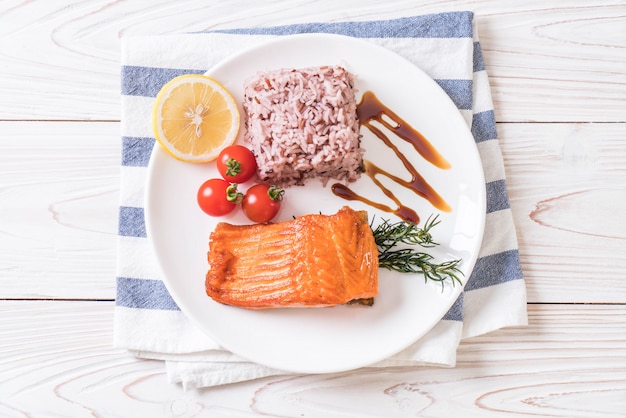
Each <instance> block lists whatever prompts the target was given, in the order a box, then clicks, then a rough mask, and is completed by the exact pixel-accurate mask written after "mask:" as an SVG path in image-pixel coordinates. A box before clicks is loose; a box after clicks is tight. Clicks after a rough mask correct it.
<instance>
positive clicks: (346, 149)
mask: <svg viewBox="0 0 626 418" xmlns="http://www.w3.org/2000/svg"><path fill="white" fill-rule="evenodd" d="M243 108H244V110H245V113H246V128H247V129H246V133H245V140H246V142H247V143H248V145H249V147H250V149H251V150H252V152H253V153H254V155H255V156H256V159H257V164H258V167H259V177H260V178H261V180H263V181H265V182H268V183H271V184H276V185H279V186H281V187H285V186H290V185H302V184H304V181H305V180H306V179H308V178H313V177H320V178H321V179H322V181H323V183H324V184H326V182H327V181H328V180H329V179H336V180H339V181H345V182H352V181H355V180H356V179H358V178H359V176H360V173H361V172H362V159H363V151H362V150H361V148H360V134H359V120H358V117H357V113H356V99H355V96H354V77H353V76H352V74H350V73H349V72H348V71H346V70H345V69H344V68H342V67H339V66H323V67H312V68H303V69H280V70H275V71H269V72H261V73H258V74H256V75H255V76H254V77H253V78H251V79H250V80H248V81H247V82H246V84H245V86H244V102H243Z"/></svg>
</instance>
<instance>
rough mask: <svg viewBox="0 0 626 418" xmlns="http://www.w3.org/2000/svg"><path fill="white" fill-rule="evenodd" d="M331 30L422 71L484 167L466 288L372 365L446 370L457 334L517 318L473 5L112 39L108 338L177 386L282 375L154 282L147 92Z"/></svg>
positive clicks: (516, 282) (512, 249)
mask: <svg viewBox="0 0 626 418" xmlns="http://www.w3.org/2000/svg"><path fill="white" fill-rule="evenodd" d="M296 33H334V34H340V35H347V36H354V37H358V38H362V39H365V40H367V41H369V42H373V43H375V44H378V45H381V46H384V47H386V48H388V49H390V50H392V51H394V52H396V53H397V54H399V55H401V56H403V57H405V58H407V59H408V60H409V61H411V62H413V63H414V64H415V65H417V66H418V67H420V68H421V69H422V70H424V71H425V72H426V73H427V74H428V75H429V76H430V77H432V78H433V79H434V80H435V81H436V82H437V83H438V84H439V85H440V86H441V87H442V89H443V90H444V91H446V93H448V95H449V96H450V97H451V99H452V100H453V101H454V103H455V104H456V106H457V107H458V108H459V111H460V112H461V113H462V115H463V116H464V117H465V119H466V121H467V123H468V126H470V127H471V132H472V134H473V136H474V139H475V141H476V145H477V147H478V150H479V153H480V156H481V159H482V164H483V168H484V173H485V181H486V184H485V187H486V191H487V209H486V210H487V214H486V224H485V233H484V238H483V243H482V247H481V250H480V253H479V257H478V260H477V262H476V265H475V268H474V270H473V272H472V274H471V275H470V277H469V278H467V283H466V285H465V290H464V292H463V293H462V294H461V295H460V297H459V298H458V300H457V301H456V302H455V303H454V305H453V306H452V308H451V309H450V310H449V311H448V312H447V313H446V314H445V316H444V317H443V319H441V321H439V323H438V324H437V325H436V326H435V327H434V328H433V329H432V330H431V331H429V332H428V334H427V335H425V336H424V337H423V338H421V339H420V340H419V341H417V342H416V343H415V344H413V345H412V346H411V347H409V348H408V349H406V350H404V351H402V352H401V353H398V354H397V355H395V356H393V357H391V358H389V359H386V360H384V361H382V362H380V363H377V364H374V365H372V366H370V367H389V366H403V365H432V366H443V367H452V366H454V365H455V362H456V350H457V347H458V345H459V342H460V341H461V340H462V339H463V338H467V337H471V336H476V335H481V334H484V333H488V332H490V331H493V330H496V329H499V328H502V327H508V326H523V325H526V324H527V315H526V290H525V283H524V279H523V275H522V270H521V267H520V261H519V253H518V246H517V237H516V231H515V227H514V224H513V219H512V214H511V210H510V207H509V201H508V195H507V189H506V181H505V172H504V164H503V160H502V154H501V151H500V147H499V143H498V138H497V132H496V124H495V117H494V111H493V104H492V101H491V93H490V87H489V80H488V77H487V73H486V72H485V67H484V63H483V59H482V54H481V49H480V43H479V41H478V38H477V36H476V30H475V25H474V21H473V14H472V13H471V12H466V11H463V12H451V13H439V14H430V15H423V16H413V17H406V18H400V19H391V20H375V21H365V22H363V21H359V22H356V21H355V22H349V21H346V22H339V23H308V24H296V25H287V26H275V27H266V28H247V29H233V30H222V31H212V32H201V33H188V34H177V35H159V36H142V37H127V38H123V39H122V68H121V95H122V124H121V126H122V127H121V129H122V138H121V139H122V156H121V184H120V208H119V230H118V259H117V262H118V263H117V271H116V276H117V277H116V285H117V297H116V307H115V333H114V345H115V346H116V347H120V348H125V349H128V350H129V351H131V352H132V353H134V354H135V355H136V356H138V357H142V358H151V359H161V360H164V361H165V362H166V369H167V373H168V377H169V380H170V381H171V382H177V383H181V384H182V385H183V387H184V388H185V389H191V388H198V387H207V386H214V385H220V384H227V383H233V382H239V381H244V380H249V379H255V378H260V377H264V376H271V375H279V374H285V372H283V371H281V370H275V369H271V368H269V367H265V366H262V365H258V364H255V363H252V362H249V361H247V360H246V359H243V358H241V357H239V356H237V355H235V354H232V353H229V352H227V351H225V350H223V349H222V348H221V347H219V345H218V344H217V343H216V342H215V341H212V340H211V339H210V338H209V337H208V336H206V335H205V334H204V333H202V332H201V331H200V330H198V329H197V328H196V327H195V326H194V325H193V324H192V323H191V322H190V320H188V319H187V318H186V317H185V315H184V314H183V313H182V312H181V311H180V309H179V307H178V306H177V305H176V303H175V302H174V300H173V299H172V298H171V296H170V295H169V293H168V292H167V289H166V288H165V286H164V284H163V282H162V280H161V277H162V276H161V272H160V271H159V269H158V267H157V265H158V264H157V261H156V259H155V258H154V255H153V254H152V251H151V248H150V245H149V242H148V239H147V237H146V228H145V223H144V209H143V198H144V187H145V182H146V173H147V166H148V162H149V160H150V154H151V151H152V148H153V146H154V144H155V140H154V137H153V134H152V128H151V109H152V104H153V101H154V97H155V96H156V94H157V92H158V91H159V89H160V88H161V86H162V85H163V84H164V83H166V82H167V81H168V80H170V79H171V78H173V77H175V76H177V75H180V74H188V73H200V74H202V73H204V72H205V71H206V70H208V69H209V68H211V67H212V66H213V65H215V64H217V63H218V62H219V61H221V60H222V59H224V58H226V57H228V56H229V55H231V54H232V53H236V52H238V51H241V50H242V49H244V48H248V47H250V46H253V45H256V44H258V43H261V42H264V41H266V40H268V39H271V38H273V37H276V36H283V35H288V34H296Z"/></svg>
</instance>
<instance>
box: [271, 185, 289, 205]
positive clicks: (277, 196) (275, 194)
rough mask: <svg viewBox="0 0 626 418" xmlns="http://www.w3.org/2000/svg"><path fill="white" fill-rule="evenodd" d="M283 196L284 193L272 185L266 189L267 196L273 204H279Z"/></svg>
mask: <svg viewBox="0 0 626 418" xmlns="http://www.w3.org/2000/svg"><path fill="white" fill-rule="evenodd" d="M284 194H285V191H284V190H283V189H281V188H280V187H278V186H274V185H272V186H270V188H269V189H267V195H268V196H269V197H270V199H272V200H273V201H275V202H281V201H282V200H283V196H284Z"/></svg>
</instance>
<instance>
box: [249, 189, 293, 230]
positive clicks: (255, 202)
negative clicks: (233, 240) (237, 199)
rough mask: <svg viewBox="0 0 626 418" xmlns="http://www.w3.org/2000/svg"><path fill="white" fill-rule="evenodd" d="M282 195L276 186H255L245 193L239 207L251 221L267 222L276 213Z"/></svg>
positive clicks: (282, 192)
mask: <svg viewBox="0 0 626 418" xmlns="http://www.w3.org/2000/svg"><path fill="white" fill-rule="evenodd" d="M284 193H285V191H284V190H282V189H280V188H278V187H276V186H270V185H269V184H255V185H254V186H252V187H250V188H249V189H248V191H247V192H246V194H245V196H244V197H243V201H242V202H241V207H242V209H243V212H244V213H245V214H246V216H247V217H248V219H250V220H251V221H254V222H258V223H263V222H269V221H271V220H272V219H273V218H274V217H275V216H276V214H277V213H278V210H279V209H280V202H281V201H282V200H283V195H284Z"/></svg>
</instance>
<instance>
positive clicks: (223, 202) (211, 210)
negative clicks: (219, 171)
mask: <svg viewBox="0 0 626 418" xmlns="http://www.w3.org/2000/svg"><path fill="white" fill-rule="evenodd" d="M242 198H243V194H242V193H239V192H237V185H236V184H231V183H229V182H227V181H226V180H224V179H210V180H207V181H205V182H204V183H202V186H200V188H199V189H198V205H200V209H202V210H203V211H204V212H205V213H207V214H208V215H211V216H223V215H226V214H228V213H230V212H231V211H232V210H233V209H235V207H236V206H237V204H238V203H240V202H241V199H242Z"/></svg>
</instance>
